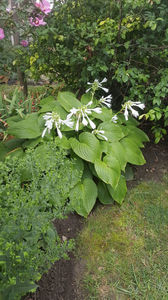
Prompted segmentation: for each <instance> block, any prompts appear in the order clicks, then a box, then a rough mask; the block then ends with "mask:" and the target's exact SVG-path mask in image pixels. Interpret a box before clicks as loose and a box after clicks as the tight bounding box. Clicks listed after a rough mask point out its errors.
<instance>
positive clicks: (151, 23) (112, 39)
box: [30, 0, 168, 142]
mask: <svg viewBox="0 0 168 300" xmlns="http://www.w3.org/2000/svg"><path fill="white" fill-rule="evenodd" d="M167 13H168V3H167V0H154V1H142V0H140V1H139V0H136V1H135V0H130V1H127V0H120V1H111V0H105V1H103V0H100V1H95V0H92V1H83V0H79V1H75V2H74V3H73V5H72V1H65V2H64V4H60V3H58V4H56V7H55V18H54V16H52V17H51V18H49V20H48V22H49V23H48V24H49V27H48V28H46V30H45V32H44V34H43V35H39V36H38V37H37V39H36V41H35V43H34V44H32V48H31V52H30V53H31V57H30V59H31V62H32V63H31V64H30V71H31V73H32V75H33V76H35V77H36V78H38V76H39V75H40V74H43V73H48V75H49V76H50V77H51V79H53V80H58V79H60V80H64V81H65V83H66V85H68V86H69V87H70V88H71V90H72V91H77V90H78V92H79V93H80V94H82V93H83V92H84V90H83V86H85V85H86V82H88V81H92V80H93V79H94V78H103V77H107V78H108V80H109V82H111V86H110V91H111V93H112V94H113V102H112V105H113V108H119V107H120V105H121V103H122V101H123V100H124V101H125V100H126V101H127V100H128V99H133V101H143V102H145V103H146V106H147V108H148V109H149V110H150V109H151V111H150V113H149V115H147V118H148V119H149V120H151V121H152V122H153V124H154V127H153V131H154V133H155V132H157V134H155V136H156V142H158V141H159V140H160V138H161V137H162V136H163V134H164V133H166V132H167V122H168V121H167V120H168V118H167V110H168V107H167V100H166V99H167V68H168V65H167V64H168V60H167V57H168V56H167V54H168V53H167V51H168V50H167V49H168V27H167V22H166V19H167ZM37 55H38V58H37V59H36V56H37ZM42 63H43V65H42ZM79 73H80V77H79ZM158 111H159V114H158ZM159 128H160V129H159ZM162 129H164V130H162ZM159 132H160V133H159Z"/></svg>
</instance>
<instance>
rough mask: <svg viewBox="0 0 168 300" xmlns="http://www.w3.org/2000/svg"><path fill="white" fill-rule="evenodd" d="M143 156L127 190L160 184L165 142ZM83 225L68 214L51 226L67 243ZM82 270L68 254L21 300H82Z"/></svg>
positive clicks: (166, 168) (167, 164) (167, 155)
mask: <svg viewBox="0 0 168 300" xmlns="http://www.w3.org/2000/svg"><path fill="white" fill-rule="evenodd" d="M143 154H144V157H145V159H146V164H145V165H144V166H136V167H135V168H134V172H135V178H134V180H133V181H131V182H129V184H128V187H130V188H131V187H132V186H134V185H136V184H137V182H139V181H142V180H156V181H161V180H162V178H163V176H164V174H165V173H166V172H168V142H164V143H160V144H158V145H155V144H150V143H148V144H146V146H145V148H144V149H143ZM83 222H84V220H83V219H82V218H81V217H79V216H78V215H76V214H71V215H69V217H68V218H67V219H65V220H56V221H55V223H54V225H55V227H56V229H57V232H58V234H59V235H60V237H61V238H63V239H64V238H67V239H70V238H75V237H76V236H77V234H78V232H79V230H81V228H82V224H83ZM82 269H83V265H82V262H81V261H80V260H77V258H75V256H74V254H73V253H71V254H70V259H69V260H63V259H61V260H59V261H58V262H56V263H55V264H54V265H53V266H52V268H51V269H50V270H49V272H48V273H47V274H44V275H43V276H42V278H41V280H40V281H39V283H38V284H39V287H38V289H37V291H36V293H34V294H29V295H27V296H26V297H25V298H24V300H82V298H81V296H79V293H78V288H77V282H79V278H80V274H81V271H82Z"/></svg>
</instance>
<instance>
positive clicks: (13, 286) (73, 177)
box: [0, 142, 81, 300]
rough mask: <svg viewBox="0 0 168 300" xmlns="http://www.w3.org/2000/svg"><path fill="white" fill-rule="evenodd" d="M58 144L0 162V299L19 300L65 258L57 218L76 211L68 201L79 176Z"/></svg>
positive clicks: (66, 246)
mask: <svg viewBox="0 0 168 300" xmlns="http://www.w3.org/2000/svg"><path fill="white" fill-rule="evenodd" d="M65 155H66V152H65V151H62V150H59V149H58V147H57V146H56V144H55V143H54V142H48V143H45V145H43V146H41V147H40V146H39V147H37V148H36V149H35V150H29V151H28V152H26V154H25V156H24V157H23V158H20V159H19V160H18V158H16V157H14V158H11V157H10V158H8V159H6V161H5V162H0V206H1V210H0V273H1V275H0V299H3V300H11V299H12V300H18V299H20V297H21V296H22V295H24V294H25V293H26V292H28V291H29V290H32V289H33V290H34V289H36V287H37V285H36V284H35V282H37V281H38V280H39V279H40V277H41V276H42V274H43V273H44V272H46V271H47V270H48V269H49V268H50V266H51V264H52V263H54V261H56V260H58V259H60V258H66V257H67V254H66V252H67V251H69V250H71V249H72V247H73V241H65V242H62V241H61V239H60V238H59V237H58V235H57V233H56V231H55V229H54V226H53V224H52V221H53V219H55V218H63V217H64V216H65V215H66V213H68V212H69V211H71V210H72V207H71V206H70V204H69V203H68V202H67V198H68V195H69V192H70V190H71V189H72V188H73V186H74V185H76V184H77V183H78V181H79V180H80V177H81V172H80V171H78V169H77V168H75V167H74V166H75V163H76V162H75V160H71V159H68V158H67V157H66V159H65Z"/></svg>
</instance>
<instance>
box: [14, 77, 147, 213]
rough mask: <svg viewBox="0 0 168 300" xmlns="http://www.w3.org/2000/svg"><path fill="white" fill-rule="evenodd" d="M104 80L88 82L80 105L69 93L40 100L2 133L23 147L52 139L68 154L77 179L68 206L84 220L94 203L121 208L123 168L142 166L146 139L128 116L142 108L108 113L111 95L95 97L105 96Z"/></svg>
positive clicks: (129, 103) (129, 107)
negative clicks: (35, 109) (99, 93)
mask: <svg viewBox="0 0 168 300" xmlns="http://www.w3.org/2000/svg"><path fill="white" fill-rule="evenodd" d="M106 81H107V80H106V78H105V79H104V80H103V81H102V82H99V81H98V80H95V81H94V82H93V83H89V86H90V87H89V89H88V90H87V93H86V94H84V95H83V96H82V97H81V99H80V101H79V100H78V99H77V98H76V97H75V95H74V94H72V93H70V92H60V93H59V94H58V97H57V100H56V99H55V98H54V97H47V98H45V99H42V100H41V102H40V106H41V109H40V110H39V112H38V113H34V114H30V115H27V116H26V118H25V119H23V120H21V121H20V120H19V119H14V118H13V119H12V118H10V119H8V123H9V128H8V133H9V134H11V135H14V136H16V137H17V138H20V139H27V140H28V141H27V142H26V144H25V142H24V143H23V146H25V145H27V146H28V145H29V146H30V145H32V142H33V143H34V145H36V144H39V143H45V141H46V140H48V139H54V140H55V142H56V144H57V145H58V146H59V147H62V148H65V149H68V151H69V155H70V156H71V157H76V159H77V167H78V168H79V169H80V170H81V172H82V179H81V180H80V182H79V183H78V184H77V185H76V186H74V188H73V189H72V190H71V192H70V196H69V197H70V203H71V205H72V207H73V208H74V209H75V211H76V212H77V213H78V214H80V215H82V216H84V217H87V215H88V214H89V213H90V211H91V210H92V208H93V206H94V204H95V202H96V199H97V198H98V199H99V201H100V202H101V203H103V204H110V203H113V200H114V201H116V202H117V203H119V204H121V203H122V202H123V200H124V197H125V195H126V191H127V187H126V178H125V172H126V170H127V164H128V163H130V164H136V165H142V164H144V163H145V159H144V157H143V155H142V152H141V150H140V148H141V147H143V142H145V141H148V137H147V136H146V134H145V133H144V132H143V131H141V130H140V129H138V128H137V127H136V126H137V125H138V122H137V121H136V120H135V119H133V118H132V117H130V116H129V114H130V113H132V114H133V116H135V117H138V115H139V112H138V111H137V110H135V109H134V107H137V108H138V109H139V108H141V109H143V108H144V104H142V103H140V102H132V101H127V102H126V103H125V104H123V106H122V109H121V110H120V111H119V112H118V113H114V112H113V111H112V110H111V109H110V106H111V99H112V97H111V95H108V96H106V97H104V96H102V97H101V98H100V99H98V100H97V99H96V98H95V92H96V91H97V90H98V89H102V90H104V91H105V92H108V89H107V88H105V87H103V84H104V83H105V82H106ZM123 112H124V114H123ZM44 122H45V123H44ZM41 135H42V137H41ZM32 139H33V141H32Z"/></svg>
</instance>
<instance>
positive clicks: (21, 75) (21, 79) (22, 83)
mask: <svg viewBox="0 0 168 300" xmlns="http://www.w3.org/2000/svg"><path fill="white" fill-rule="evenodd" d="M14 6H18V3H17V2H16V1H15V0H9V7H10V8H11V9H12V8H13V7H14ZM13 19H14V22H15V23H17V22H18V16H17V13H15V14H14V15H13ZM11 41H12V45H13V46H16V45H19V32H18V31H17V28H15V32H14V33H13V34H12V36H11ZM17 77H18V81H19V83H20V86H21V88H22V90H23V94H24V96H25V97H27V95H28V88H27V80H26V78H25V73H24V72H23V71H21V70H20V67H17Z"/></svg>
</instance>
